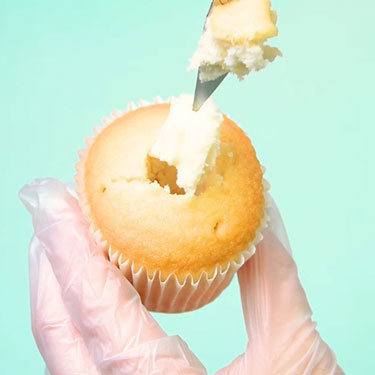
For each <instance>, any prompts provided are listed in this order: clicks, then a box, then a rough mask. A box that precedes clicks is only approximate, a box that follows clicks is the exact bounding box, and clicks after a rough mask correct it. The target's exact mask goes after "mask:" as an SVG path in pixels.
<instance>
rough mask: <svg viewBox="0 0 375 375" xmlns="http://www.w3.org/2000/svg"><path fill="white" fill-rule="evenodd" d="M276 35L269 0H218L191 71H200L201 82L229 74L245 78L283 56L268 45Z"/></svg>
mask: <svg viewBox="0 0 375 375" xmlns="http://www.w3.org/2000/svg"><path fill="white" fill-rule="evenodd" d="M277 32H278V30H277V27H276V12H274V11H272V10H271V4H270V1H269V0H215V1H214V3H213V7H212V9H211V11H210V14H209V15H208V17H207V20H206V24H205V30H204V32H203V34H202V36H201V38H200V40H199V45H198V48H197V50H196V51H195V52H194V54H193V56H192V58H191V60H190V65H189V67H188V69H189V70H191V69H198V68H200V75H199V78H200V80H201V81H202V82H204V81H209V80H213V79H215V78H217V77H219V76H221V75H223V74H225V73H228V72H231V73H234V74H235V75H237V77H238V78H239V79H242V78H243V77H244V76H245V75H247V74H248V73H249V72H251V71H257V70H260V69H263V68H264V67H266V65H267V64H268V62H270V61H273V60H274V59H275V58H276V56H280V55H281V52H280V51H279V50H278V49H277V48H275V47H270V46H268V45H266V44H265V41H266V40H267V39H269V38H272V37H274V36H276V35H277Z"/></svg>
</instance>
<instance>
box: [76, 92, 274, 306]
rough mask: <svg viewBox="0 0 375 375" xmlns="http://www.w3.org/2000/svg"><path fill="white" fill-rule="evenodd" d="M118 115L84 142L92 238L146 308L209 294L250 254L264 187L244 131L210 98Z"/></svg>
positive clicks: (83, 191) (201, 300)
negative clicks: (198, 107)
mask: <svg viewBox="0 0 375 375" xmlns="http://www.w3.org/2000/svg"><path fill="white" fill-rule="evenodd" d="M192 100H193V99H192V97H191V96H187V95H183V96H181V97H179V98H176V99H172V102H171V103H162V102H161V101H160V100H156V101H155V102H154V103H150V104H148V103H144V102H142V103H141V105H140V106H139V107H138V108H136V107H134V106H130V107H129V108H128V110H127V111H124V112H121V111H120V112H116V113H114V115H113V116H112V118H111V119H106V121H105V125H104V127H102V128H96V129H95V135H94V136H93V137H92V138H88V139H87V148H86V149H85V150H83V151H81V152H80V153H79V154H80V161H79V162H78V163H77V165H76V169H77V175H76V181H77V193H78V196H79V199H80V205H81V208H82V210H83V212H84V214H85V216H86V218H87V219H88V221H89V222H90V223H91V226H90V228H91V230H92V232H93V234H94V236H95V239H96V241H97V242H98V243H101V244H102V245H103V247H104V248H105V250H106V251H107V252H108V257H109V259H110V260H111V261H112V262H113V263H115V264H116V265H117V266H118V267H119V268H120V270H121V271H122V272H123V274H124V275H125V276H126V277H127V278H128V279H129V281H130V282H132V283H133V285H134V286H135V288H136V289H137V291H138V293H139V294H140V296H141V298H142V301H143V303H144V304H145V306H146V307H147V308H148V309H149V310H152V311H162V312H181V311H188V310H193V309H196V308H198V307H200V306H202V305H204V304H206V303H208V302H210V301H211V300H213V299H214V298H215V297H216V296H217V295H218V294H219V293H220V292H221V291H222V290H223V289H224V288H225V287H226V286H227V285H228V283H229V282H230V280H231V278H232V277H233V275H234V273H235V272H236V271H237V270H238V269H239V267H241V265H243V264H244V262H245V261H246V260H247V259H248V258H249V257H251V255H252V254H253V253H254V252H255V244H256V243H257V242H259V241H260V239H261V230H262V229H263V228H264V227H265V226H266V222H267V218H266V216H265V184H264V181H263V176H262V169H261V166H260V164H259V161H258V160H257V158H256V154H255V151H254V148H253V147H252V145H251V143H250V140H249V138H248V137H247V136H246V135H245V133H244V132H243V131H242V130H241V129H240V128H239V127H238V126H237V125H236V124H235V123H234V122H233V121H231V120H230V119H229V118H228V117H227V116H225V115H223V114H222V113H221V112H220V111H219V110H218V108H217V107H216V106H215V104H214V102H213V100H212V99H210V100H208V102H206V103H205V104H204V105H203V107H202V109H201V110H200V111H199V112H193V111H192V110H191V106H192Z"/></svg>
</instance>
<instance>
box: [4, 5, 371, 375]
mask: <svg viewBox="0 0 375 375" xmlns="http://www.w3.org/2000/svg"><path fill="white" fill-rule="evenodd" d="M273 7H274V9H276V10H277V11H278V13H279V22H278V25H279V29H280V35H279V37H278V38H276V39H275V40H274V44H275V45H277V46H278V47H279V48H280V49H281V50H282V51H283V53H284V57H283V58H282V59H279V60H277V61H276V62H275V63H273V64H272V65H271V66H269V67H268V68H267V69H266V70H264V71H262V72H260V73H258V74H253V75H252V76H251V77H249V78H248V79H246V80H245V81H244V82H241V83H239V82H238V81H237V80H236V79H234V78H233V77H231V78H229V79H227V81H226V82H225V83H224V84H223V86H222V87H220V89H219V91H218V92H217V93H216V95H215V98H216V100H217V103H218V104H219V105H220V107H221V108H222V110H223V111H224V112H226V113H228V114H229V115H230V116H231V117H232V118H233V119H234V120H235V121H237V122H238V123H239V124H241V125H242V127H243V128H244V129H245V130H246V131H247V132H248V134H249V135H250V137H251V138H252V141H253V143H254V145H255V147H256V149H257V150H258V155H259V158H260V160H261V162H262V163H263V164H264V165H265V166H267V175H266V176H267V179H268V180H269V181H270V182H271V185H272V190H271V191H272V194H273V196H274V197H275V199H276V201H277V202H278V205H279V207H280V209H281V211H282V214H283V217H284V220H285V223H286V226H287V229H288V232H289V236H290V240H291V244H292V246H293V251H294V256H295V259H296V262H297V264H298V267H299V272H300V277H301V280H302V282H303V285H304V287H305V289H306V292H307V295H308V298H309V301H310V303H311V306H312V309H313V311H314V319H315V320H317V321H318V323H319V324H318V328H319V331H320V333H321V335H322V336H323V338H324V339H325V340H326V341H327V342H328V343H329V344H330V345H331V346H332V348H333V349H334V350H335V352H336V353H337V357H338V361H339V363H340V364H341V365H342V366H343V368H344V369H345V370H346V371H347V373H348V374H353V375H354V374H360V375H371V374H373V373H374V372H373V371H374V364H373V361H374V358H373V356H374V353H375V346H374V336H375V335H374V334H375V332H374V320H375V319H374V318H375V317H374V308H375V302H374V300H375V290H374V289H375V287H374V285H375V278H374V273H375V272H374V260H375V252H374V240H373V237H374V221H375V220H374V219H375V214H374V212H375V204H374V195H373V192H374V190H375V178H374V167H373V165H374V159H375V158H374V156H375V152H374V139H375V137H374V136H375V130H374V129H375V126H374V125H375V121H374V112H373V111H374V104H375V103H374V98H375V95H374V85H375V75H374V68H375V53H374V45H375V43H374V37H375V27H374V14H375V3H374V2H373V0H357V1H356V2H354V1H352V0H351V1H349V0H342V1H337V0H329V1H327V0H314V1H312V0H311V1H306V0H273ZM207 8H208V1H198V0H197V1H189V2H184V1H166V0H158V1H150V0H137V1H134V2H131V1H126V0H122V1H118V0H117V1H115V0H111V1H98V0H90V1H88V0H65V1H51V0H39V1H32V0H29V1H21V0H18V1H15V0H1V1H0V114H1V120H0V121H1V122H0V124H1V125H0V127H1V137H0V147H1V148H0V150H1V158H0V170H1V172H2V173H1V174H2V179H1V184H0V189H1V195H0V196H1V210H0V220H1V226H0V230H1V235H0V248H1V253H0V263H1V272H0V287H1V302H0V303H1V309H0V373H1V374H2V375H5V374H17V375H18V374H42V371H43V367H44V366H43V363H42V360H41V357H40V355H39V353H38V351H37V348H36V346H35V344H34V342H33V338H32V335H31V333H30V321H29V307H28V282H27V246H28V242H29V239H30V236H31V234H32V227H31V222H30V218H29V216H28V215H27V214H26V212H25V210H24V209H23V207H22V206H21V204H20V202H19V201H18V198H17V192H18V190H19V188H20V187H21V186H22V184H24V183H27V182H29V181H30V180H32V179H33V178H35V177H44V176H54V177H57V178H59V179H61V180H63V181H70V180H72V175H73V173H74V168H73V165H74V163H75V162H76V160H77V156H76V150H77V149H78V148H79V147H82V146H83V144H84V142H83V137H84V136H85V135H89V134H91V126H92V125H95V124H98V123H100V119H101V117H102V116H103V115H107V114H109V112H110V111H111V110H112V109H118V108H124V106H125V105H126V103H127V102H128V101H137V100H138V99H140V98H144V99H149V100H151V99H152V98H153V96H155V95H161V96H162V97H164V98H166V97H168V96H169V95H178V94H180V93H181V92H192V91H193V86H194V83H195V73H186V70H185V67H186V65H187V62H188V58H189V56H190V54H191V53H192V51H193V50H194V48H195V46H196V41H197V39H198V36H199V34H200V29H201V26H202V22H203V18H204V15H205V12H206V10H207ZM157 319H158V320H159V322H160V323H161V324H162V326H163V327H164V328H165V329H166V330H167V332H169V333H171V334H180V335H181V336H182V337H183V338H184V339H185V340H186V341H187V342H188V343H189V345H190V347H191V348H192V349H193V350H194V351H195V353H196V354H197V355H198V356H199V357H200V359H201V360H202V361H203V362H204V363H205V365H206V366H207V368H208V370H209V372H210V373H213V371H214V370H215V369H217V368H219V367H220V366H223V365H224V364H226V363H227V362H229V361H230V360H231V359H233V358H234V357H235V356H236V355H237V354H239V353H240V352H241V351H243V349H244V346H245V343H246V336H245V332H244V327H243V322H242V316H241V308H240V300H239V294H238V288H237V282H236V281H234V282H233V283H232V284H231V286H230V287H229V288H228V289H227V290H226V291H225V292H224V293H223V294H222V296H221V297H220V298H219V299H218V300H217V301H215V302H214V303H212V304H211V305H209V306H207V307H205V308H203V309H201V310H199V311H196V312H193V313H188V314H182V315H176V316H169V315H157Z"/></svg>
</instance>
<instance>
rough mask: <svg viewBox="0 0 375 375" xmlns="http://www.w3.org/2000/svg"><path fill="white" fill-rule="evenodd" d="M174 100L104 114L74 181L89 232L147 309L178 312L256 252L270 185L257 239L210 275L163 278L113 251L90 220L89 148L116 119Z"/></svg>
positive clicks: (209, 293)
mask: <svg viewBox="0 0 375 375" xmlns="http://www.w3.org/2000/svg"><path fill="white" fill-rule="evenodd" d="M171 99H172V98H171V97H170V98H168V100H167V101H163V100H162V99H161V98H160V97H156V98H154V100H153V101H152V102H147V101H145V100H141V101H139V104H138V105H135V104H134V103H129V104H128V105H127V107H126V110H121V111H113V112H112V113H111V116H110V117H104V118H103V120H102V122H103V125H102V126H101V127H99V126H94V127H93V133H94V136H93V137H86V138H85V142H86V146H87V148H86V149H82V150H79V151H78V155H79V158H80V160H79V162H78V163H77V164H76V171H77V174H76V175H75V180H76V182H77V194H78V196H79V204H80V207H81V210H82V212H83V214H84V216H85V217H86V219H87V221H88V222H89V224H90V226H89V228H90V232H91V233H92V235H93V238H94V240H95V242H96V243H97V244H98V245H99V246H101V247H102V248H103V250H104V251H105V252H106V253H107V255H108V258H109V260H110V261H111V262H112V263H113V264H115V265H116V266H117V267H118V268H119V269H120V270H121V272H122V273H123V275H124V276H125V277H126V278H127V279H128V280H129V281H130V282H131V283H132V284H133V285H134V287H135V288H136V290H137V291H138V293H139V295H140V297H141V299H142V302H143V304H144V305H145V306H146V308H147V309H148V310H150V311H158V312H169V313H176V312H184V311H190V310H194V309H197V308H199V307H201V306H203V305H205V304H207V303H209V302H210V301H212V300H214V299H215V298H216V297H217V296H218V295H219V294H220V293H221V291H222V290H223V289H225V287H226V286H227V285H228V284H229V282H230V281H231V280H232V278H233V276H234V274H235V273H236V272H237V271H238V269H239V268H240V267H241V266H242V265H243V264H244V263H245V262H246V261H247V260H248V259H249V258H250V257H251V256H252V255H254V253H255V251H256V245H257V244H258V243H259V242H260V241H261V240H262V239H263V235H262V232H263V231H264V229H265V228H267V226H268V222H269V217H268V215H267V210H266V207H267V206H268V203H269V198H268V190H269V184H268V182H267V181H266V180H265V179H263V194H264V201H265V207H264V216H263V218H262V219H261V223H260V225H259V227H258V228H257V230H256V233H255V237H254V239H253V240H252V241H251V242H250V243H249V244H248V245H247V246H246V248H245V249H244V250H243V251H241V252H240V253H239V254H238V256H237V258H236V259H235V260H232V261H230V262H228V263H227V264H226V265H225V266H222V265H218V266H217V267H216V268H215V269H214V271H213V273H212V275H210V276H209V275H208V273H207V272H202V274H201V275H200V276H199V278H198V279H196V280H195V279H194V277H193V276H192V275H191V274H187V275H186V277H185V279H184V280H183V282H180V281H179V280H178V278H177V276H176V274H174V273H171V274H169V275H168V277H167V278H166V279H165V280H163V278H162V277H161V273H160V272H159V271H155V272H150V270H147V268H146V267H145V266H141V267H138V268H137V267H136V266H135V264H134V263H133V262H132V261H131V260H130V259H129V258H126V257H125V256H124V254H123V253H119V252H118V251H115V250H113V249H112V248H111V246H110V245H109V244H108V242H107V241H106V240H105V239H104V236H103V234H102V233H101V231H100V229H99V228H96V227H95V225H94V223H93V222H92V220H91V209H90V206H89V203H88V201H87V200H86V194H85V192H84V165H85V161H86V156H87V151H88V149H89V147H90V146H91V144H92V143H93V142H94V139H95V137H96V136H97V135H98V134H100V133H101V131H103V129H105V128H106V127H107V126H108V125H110V124H111V123H112V122H113V121H115V120H116V119H117V118H119V117H122V116H124V115H125V114H126V113H128V112H131V111H133V110H135V109H137V108H140V107H146V106H149V105H153V104H161V103H169V102H170V101H171ZM262 171H263V174H264V172H265V169H264V167H262Z"/></svg>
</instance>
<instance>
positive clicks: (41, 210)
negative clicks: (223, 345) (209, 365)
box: [21, 179, 205, 375]
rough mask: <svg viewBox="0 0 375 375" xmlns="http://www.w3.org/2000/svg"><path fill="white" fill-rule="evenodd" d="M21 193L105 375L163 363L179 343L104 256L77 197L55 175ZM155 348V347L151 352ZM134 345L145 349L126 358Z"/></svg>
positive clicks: (165, 371)
mask: <svg viewBox="0 0 375 375" xmlns="http://www.w3.org/2000/svg"><path fill="white" fill-rule="evenodd" d="M21 196H22V198H23V199H26V200H31V203H29V204H28V207H32V209H31V210H32V214H33V222H34V228H35V235H36V236H37V238H38V239H39V240H40V243H41V244H42V245H43V247H44V250H45V253H46V255H47V258H48V260H49V261H50V263H51V265H52V268H53V271H54V274H55V276H56V279H57V281H58V282H59V284H60V287H61V295H62V298H63V301H64V303H65V305H66V307H67V310H68V311H69V314H70V316H71V319H72V321H73V323H74V325H75V326H76V327H77V328H78V330H79V332H80V333H81V335H82V337H83V339H84V342H85V344H86V346H87V348H88V350H89V353H90V355H91V357H92V358H93V360H94V361H95V363H96V365H97V367H98V369H100V371H101V372H104V373H106V375H110V374H124V373H126V372H124V368H127V366H132V369H133V370H132V372H131V373H132V374H138V373H139V374H141V373H142V374H143V373H144V372H143V368H146V367H147V366H148V367H149V366H151V363H153V364H154V365H153V366H155V365H156V364H158V365H159V366H162V364H163V363H165V362H163V361H161V358H162V357H163V356H167V354H168V353H170V350H171V347H172V346H174V345H175V344H176V342H175V341H174V340H173V339H172V338H168V337H167V336H166V334H165V333H164V332H163V330H162V329H161V328H160V326H159V325H158V324H157V323H156V321H155V320H154V319H153V318H152V316H151V315H150V313H149V312H148V311H147V310H146V309H145V308H144V306H143V305H142V303H141V301H140V298H139V295H138V294H137V293H136V291H135V289H134V288H133V286H132V285H131V284H130V283H129V282H128V280H127V279H126V278H125V277H124V276H123V275H122V274H121V272H120V271H119V270H118V269H117V268H116V267H114V266H113V265H112V264H111V263H110V262H108V261H107V260H106V259H105V258H104V256H103V250H102V249H101V248H100V246H97V245H96V244H95V243H94V241H93V240H92V238H91V236H90V234H89V230H88V226H87V223H86V222H85V220H84V219H83V217H82V214H81V211H80V209H79V207H78V204H77V201H76V199H74V198H73V197H72V196H71V195H70V194H69V193H68V192H67V191H66V188H65V186H64V185H63V184H61V183H60V182H58V181H56V180H53V179H48V180H43V181H41V182H40V181H36V182H35V183H34V184H32V185H29V186H27V187H25V188H24V189H23V190H22V193H21ZM150 342H153V344H152V345H151V344H150ZM156 347H158V350H157V351H154V350H152V348H156ZM131 349H134V350H138V351H139V352H142V353H143V355H142V356H138V357H136V358H135V359H134V360H133V362H132V363H130V362H131V360H130V357H128V359H126V358H127V357H126V353H128V352H130V351H131ZM174 350H175V351H176V350H177V351H178V352H179V353H180V354H179V355H180V356H179V357H178V355H177V356H175V360H177V359H179V361H180V363H184V368H185V369H191V370H192V371H195V370H194V368H195V367H196V366H195V363H200V362H199V361H198V360H197V359H196V357H195V356H194V355H193V354H192V353H190V355H189V356H186V355H185V357H184V356H182V357H181V355H182V353H185V352H186V350H183V349H182V347H181V345H179V346H178V347H177V348H174ZM177 357H178V358H177ZM166 358H168V357H166ZM191 358H194V361H193V362H191ZM139 361H141V362H139ZM199 367H200V370H199V371H200V372H199V373H200V374H203V373H205V371H204V367H203V366H202V365H201V364H200V366H199ZM184 371H185V370H184ZM186 371H188V370H186ZM189 371H190V370H189ZM153 373H155V374H159V373H160V374H168V373H170V372H169V370H168V369H166V368H161V367H160V368H153ZM186 373H188V372H186ZM192 373H193V374H195V373H196V372H192Z"/></svg>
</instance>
